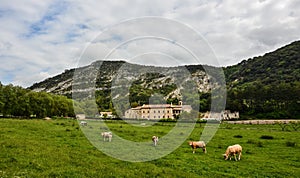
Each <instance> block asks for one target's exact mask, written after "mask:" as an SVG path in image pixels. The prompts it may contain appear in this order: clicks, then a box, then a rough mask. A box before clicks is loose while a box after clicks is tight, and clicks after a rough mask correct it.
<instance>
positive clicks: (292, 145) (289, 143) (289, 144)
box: [285, 141, 296, 147]
mask: <svg viewBox="0 0 300 178" xmlns="http://www.w3.org/2000/svg"><path fill="white" fill-rule="evenodd" d="M285 144H286V146H288V147H295V146H296V142H291V141H287V142H286V143H285Z"/></svg>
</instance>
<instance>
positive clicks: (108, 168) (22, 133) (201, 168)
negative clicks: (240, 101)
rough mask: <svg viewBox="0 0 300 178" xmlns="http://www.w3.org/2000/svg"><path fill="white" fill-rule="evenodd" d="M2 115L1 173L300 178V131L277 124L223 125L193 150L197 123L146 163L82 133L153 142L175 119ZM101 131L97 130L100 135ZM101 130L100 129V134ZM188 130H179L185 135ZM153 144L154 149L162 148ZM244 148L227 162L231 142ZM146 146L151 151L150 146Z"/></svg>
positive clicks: (0, 141)
mask: <svg viewBox="0 0 300 178" xmlns="http://www.w3.org/2000/svg"><path fill="white" fill-rule="evenodd" d="M87 122H88V125H87V126H80V125H79V124H78V122H77V121H76V120H71V119H55V120H17V119H1V120H0V127H1V130H0V177H300V145H299V140H300V132H299V131H295V130H293V129H292V128H288V127H287V129H285V130H284V131H282V129H281V128H280V127H279V126H278V125H249V124H221V125H220V127H219V129H218V131H217V133H216V134H215V135H214V137H213V138H212V140H211V141H210V142H209V143H208V144H207V154H204V153H202V150H201V149H197V150H196V153H195V154H193V153H192V148H191V147H190V146H189V145H188V143H187V142H188V141H189V140H199V138H200V134H201V133H202V131H203V128H204V126H205V124H201V125H200V124H197V125H196V126H195V128H194V129H193V130H192V133H191V134H189V135H188V136H187V139H186V140H185V141H184V142H183V143H182V144H181V145H180V146H179V147H178V148H177V149H175V150H174V151H173V152H172V153H170V154H168V155H167V156H165V157H162V158H160V159H156V160H152V161H147V162H136V163H134V162H126V161H121V160H119V159H116V158H112V157H110V156H107V155H106V154H104V153H103V152H101V151H99V150H98V149H97V148H96V147H94V146H93V145H92V144H91V143H90V141H89V140H88V139H87V138H86V136H85V135H84V134H83V132H82V130H83V131H84V132H85V133H89V132H91V133H92V134H94V135H93V137H92V139H93V140H94V141H96V142H97V143H98V144H117V140H116V139H115V138H114V137H113V139H112V142H103V140H102V137H101V132H102V131H105V130H107V129H108V128H109V129H110V130H111V131H112V132H114V133H115V134H118V135H119V136H120V137H122V138H125V139H128V140H132V141H137V142H147V141H151V137H152V135H157V136H159V137H162V136H163V135H165V134H167V133H168V132H169V131H170V130H172V128H174V125H175V124H174V123H167V122H161V123H160V122H159V123H156V124H154V125H152V126H149V127H136V126H132V125H130V124H127V123H125V122H123V121H107V122H106V126H107V128H105V127H99V126H98V124H99V123H98V121H87ZM95 133H96V134H95ZM98 133H99V134H98ZM184 134H185V133H179V136H180V135H184ZM162 143H163V141H161V140H160V141H159V142H158V145H157V147H155V148H154V146H153V145H151V144H149V150H153V149H154V150H155V149H158V150H159V149H160V148H162V147H163V146H164V145H163V144H162ZM236 143H238V144H240V145H241V146H242V147H243V154H242V158H241V161H233V160H232V161H229V160H227V161H225V160H224V159H223V157H222V154H223V153H224V152H225V150H226V148H227V146H229V145H233V144H236ZM146 151H147V150H146Z"/></svg>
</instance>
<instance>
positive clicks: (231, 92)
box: [226, 82, 300, 119]
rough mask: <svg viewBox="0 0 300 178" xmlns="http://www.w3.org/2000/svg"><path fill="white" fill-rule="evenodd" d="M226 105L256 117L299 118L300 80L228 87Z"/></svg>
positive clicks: (242, 113)
mask: <svg viewBox="0 0 300 178" xmlns="http://www.w3.org/2000/svg"><path fill="white" fill-rule="evenodd" d="M226 107H227V109H230V110H234V111H240V114H241V115H244V116H253V117H256V118H270V119H271V118H281V119H284V118H300V82H292V83H285V82H282V83H280V84H270V85H265V84H262V83H261V82H253V83H247V84H245V85H242V86H238V87H234V88H231V89H228V91H227V104H226Z"/></svg>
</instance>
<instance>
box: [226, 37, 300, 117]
mask: <svg viewBox="0 0 300 178" xmlns="http://www.w3.org/2000/svg"><path fill="white" fill-rule="evenodd" d="M224 73H225V76H226V81H227V90H228V91H227V93H228V96H227V108H228V109H232V110H238V111H240V112H241V113H242V114H243V115H247V116H254V117H258V118H300V41H296V42H293V43H291V44H289V45H287V46H285V47H282V48H280V49H278V50H276V51H274V52H271V53H267V54H265V55H263V56H259V57H254V58H251V59H249V60H244V61H242V62H241V63H239V64H237V65H234V66H230V67H227V68H224Z"/></svg>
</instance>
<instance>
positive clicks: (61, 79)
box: [29, 41, 300, 96]
mask: <svg viewBox="0 0 300 178" xmlns="http://www.w3.org/2000/svg"><path fill="white" fill-rule="evenodd" d="M124 64H126V65H130V66H131V68H132V69H131V70H140V69H141V68H142V69H143V70H145V71H147V70H148V73H150V72H151V71H152V69H156V70H157V71H158V73H159V71H160V70H162V69H164V70H169V71H171V72H169V74H171V75H174V74H175V73H176V70H177V69H179V68H180V67H171V68H166V67H153V66H142V65H137V64H129V63H126V62H124V61H96V62H94V63H92V64H91V65H89V66H85V67H80V68H77V69H70V70H65V71H64V72H63V73H62V74H60V75H57V76H54V77H51V78H48V79H46V80H44V81H42V82H39V83H35V84H33V85H32V86H31V87H29V89H31V90H35V91H46V92H51V93H57V94H62V95H67V96H70V95H71V91H72V81H73V76H74V72H75V71H77V72H79V71H82V74H80V75H84V73H86V72H87V71H89V70H90V68H91V67H92V68H95V67H97V66H100V68H99V69H98V70H97V72H98V74H97V75H98V77H97V81H96V88H98V89H101V88H102V89H108V88H109V87H110V86H111V81H112V80H113V78H114V76H115V75H116V74H117V73H118V69H119V68H120V67H122V66H123V65H124ZM184 67H185V68H186V69H187V70H188V71H189V72H190V73H191V75H192V76H198V77H199V81H198V85H199V91H201V92H207V91H209V86H208V83H207V81H208V80H209V76H207V75H206V73H205V70H204V68H203V65H188V66H184ZM204 67H205V68H206V69H207V68H210V69H214V67H210V66H205V65H204ZM216 69H217V68H216ZM145 71H144V73H145ZM223 71H224V74H225V78H226V82H227V84H228V85H234V86H238V85H243V84H246V83H252V82H261V83H263V84H279V83H281V82H287V83H289V82H294V81H300V41H295V42H293V43H291V44H289V45H286V46H284V47H281V48H279V49H277V50H275V51H274V52H270V53H266V54H265V55H263V56H258V57H254V58H250V59H248V60H243V61H242V62H240V63H239V64H236V65H233V66H229V67H224V68H223ZM128 75H130V73H128ZM142 77H145V78H144V79H143V80H142V81H144V82H143V85H144V86H149V88H153V87H154V88H155V87H158V86H155V85H156V84H158V85H159V84H160V83H166V82H167V83H170V81H171V80H166V79H167V78H164V77H162V76H159V75H158V76H151V75H148V76H147V75H144V76H142ZM146 78H147V79H146ZM158 78H161V79H160V82H158V83H152V84H151V80H152V79H157V80H158ZM141 84H142V83H141ZM158 88H159V87H158Z"/></svg>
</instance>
